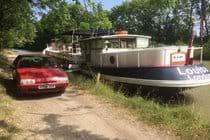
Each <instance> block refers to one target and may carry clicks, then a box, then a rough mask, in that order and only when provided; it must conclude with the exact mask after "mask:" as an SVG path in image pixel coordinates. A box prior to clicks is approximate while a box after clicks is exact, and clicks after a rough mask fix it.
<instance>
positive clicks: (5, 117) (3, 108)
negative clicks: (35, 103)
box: [0, 53, 19, 140]
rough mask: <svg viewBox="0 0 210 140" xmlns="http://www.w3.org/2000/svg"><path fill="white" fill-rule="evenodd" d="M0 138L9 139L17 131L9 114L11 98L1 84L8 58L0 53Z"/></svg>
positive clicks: (12, 110)
mask: <svg viewBox="0 0 210 140" xmlns="http://www.w3.org/2000/svg"><path fill="white" fill-rule="evenodd" d="M0 59H1V61H0V139H4V140H6V139H11V137H12V135H14V134H15V133H17V132H18V131H19V129H18V128H17V127H16V126H15V125H14V122H13V120H12V119H11V116H12V115H13V113H14V109H13V108H12V107H11V103H12V98H11V97H10V96H8V95H7V93H6V89H5V87H4V86H3V83H2V82H4V80H5V75H6V74H5V72H4V71H3V69H5V68H8V60H7V59H6V57H5V56H3V54H2V53H0Z"/></svg>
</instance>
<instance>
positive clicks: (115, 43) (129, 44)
mask: <svg viewBox="0 0 210 140" xmlns="http://www.w3.org/2000/svg"><path fill="white" fill-rule="evenodd" d="M104 43H105V45H106V46H107V47H108V48H135V47H136V39H130V38H117V39H109V40H105V42H104Z"/></svg>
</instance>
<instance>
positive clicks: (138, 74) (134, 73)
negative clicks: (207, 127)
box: [92, 64, 210, 87]
mask: <svg viewBox="0 0 210 140" xmlns="http://www.w3.org/2000/svg"><path fill="white" fill-rule="evenodd" d="M92 70H93V72H94V73H101V76H102V77H103V78H104V79H109V80H113V81H119V82H125V83H132V84H139V85H147V86H158V87H197V86H203V85H208V84H210V71H209V70H208V69H207V68H206V67H205V66H204V65H202V64H200V65H188V66H177V67H152V68H106V67H102V68H99V67H92Z"/></svg>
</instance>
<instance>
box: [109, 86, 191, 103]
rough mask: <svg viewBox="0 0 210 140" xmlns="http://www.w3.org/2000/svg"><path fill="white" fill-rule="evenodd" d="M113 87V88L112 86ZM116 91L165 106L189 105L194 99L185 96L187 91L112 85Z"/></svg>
mask: <svg viewBox="0 0 210 140" xmlns="http://www.w3.org/2000/svg"><path fill="white" fill-rule="evenodd" d="M113 85H114V86H113ZM112 86H113V88H114V89H115V90H117V91H122V93H124V95H125V96H127V97H134V96H141V97H143V98H144V99H146V100H153V101H155V102H157V103H160V104H167V105H190V104H192V103H193V102H194V99H193V98H192V97H191V96H189V95H188V94H186V90H187V89H179V88H158V87H148V86H139V85H131V84H119V83H118V84H112Z"/></svg>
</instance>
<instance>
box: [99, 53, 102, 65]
mask: <svg viewBox="0 0 210 140" xmlns="http://www.w3.org/2000/svg"><path fill="white" fill-rule="evenodd" d="M99 55H100V66H101V67H102V66H103V65H102V57H103V56H102V54H101V53H100V54H99Z"/></svg>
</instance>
